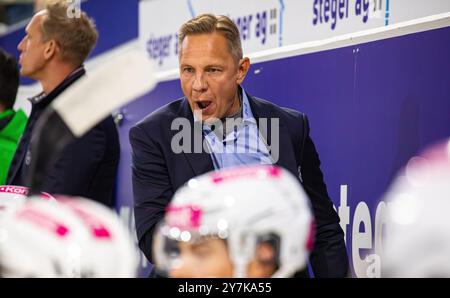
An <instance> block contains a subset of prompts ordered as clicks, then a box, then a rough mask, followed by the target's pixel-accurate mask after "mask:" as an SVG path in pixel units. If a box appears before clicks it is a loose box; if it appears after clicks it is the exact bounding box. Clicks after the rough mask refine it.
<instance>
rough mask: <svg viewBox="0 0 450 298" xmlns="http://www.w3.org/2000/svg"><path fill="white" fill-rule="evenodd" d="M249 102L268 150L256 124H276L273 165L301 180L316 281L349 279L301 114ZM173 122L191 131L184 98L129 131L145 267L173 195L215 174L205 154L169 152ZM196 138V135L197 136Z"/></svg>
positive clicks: (336, 219) (343, 250) (337, 229)
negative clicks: (311, 222)
mask: <svg viewBox="0 0 450 298" xmlns="http://www.w3.org/2000/svg"><path fill="white" fill-rule="evenodd" d="M248 98H249V102H250V106H251V109H252V112H253V115H254V117H255V119H256V120H257V121H258V125H259V128H260V131H261V133H262V134H263V137H264V138H265V139H266V141H267V143H268V145H269V146H270V145H271V144H270V140H271V131H270V128H271V125H270V121H269V122H268V123H269V124H268V125H267V130H265V131H267V134H265V133H264V132H265V131H264V130H261V123H262V122H261V123H260V119H261V118H266V119H271V118H278V119H279V124H280V129H279V130H280V134H279V144H280V146H279V147H280V151H281V152H280V154H279V159H278V162H277V163H276V164H277V165H278V166H281V167H283V168H285V169H287V170H289V171H290V172H291V173H292V174H294V175H295V176H296V177H299V176H300V174H301V179H302V185H303V187H304V189H305V191H306V193H307V194H308V195H309V198H310V200H311V203H312V208H313V212H314V216H315V220H316V225H317V231H316V232H317V233H316V239H315V247H314V250H313V252H312V254H311V257H310V261H311V265H312V268H313V271H314V274H315V276H316V277H345V276H346V275H347V273H348V257H347V251H346V248H345V242H344V234H343V231H342V229H341V227H340V225H339V216H338V215H337V213H336V211H335V210H334V209H333V204H332V202H331V200H330V198H329V196H328V193H327V189H326V185H325V183H324V180H323V175H322V172H321V170H320V160H319V156H318V154H317V152H316V149H315V146H314V144H313V141H312V140H311V138H310V137H309V126H308V120H307V118H306V116H305V114H303V113H300V112H297V111H294V110H291V109H286V108H280V107H278V106H276V105H274V104H272V103H270V102H268V101H265V100H262V99H257V98H254V97H252V96H250V95H248ZM177 117H185V118H187V119H189V120H190V123H191V126H192V127H193V123H194V120H193V115H192V111H191V109H190V106H189V104H188V101H187V99H185V98H182V99H179V100H177V101H174V102H172V103H170V104H168V105H166V106H164V107H162V108H160V109H159V110H157V111H155V112H153V113H152V114H150V115H149V116H147V117H146V118H145V119H143V120H142V121H141V122H139V123H138V124H137V125H136V126H134V127H133V128H132V129H131V130H130V142H131V145H132V149H133V153H132V154H133V156H132V158H133V164H132V167H133V191H134V212H135V222H136V230H137V236H138V240H139V246H140V248H141V249H142V251H143V252H144V254H145V255H146V256H147V258H148V259H149V260H150V261H151V241H152V234H153V230H154V227H155V225H156V223H157V222H158V221H159V220H161V219H162V217H163V216H164V208H165V207H166V206H167V204H168V203H169V202H170V200H171V198H172V196H173V194H174V192H175V191H176V190H177V189H178V188H179V187H180V186H182V185H183V184H184V183H186V182H187V181H188V180H189V179H191V178H193V177H195V176H198V175H201V174H204V173H206V172H209V171H212V170H214V167H213V164H212V161H211V158H210V156H209V155H208V153H206V152H202V153H181V154H175V153H174V152H172V149H171V139H172V137H173V136H174V135H175V134H176V133H177V132H178V131H172V130H171V123H172V120H173V119H175V118H177ZM192 129H193V128H192ZM193 130H194V129H193ZM193 133H195V132H193ZM197 133H201V132H198V130H197ZM194 137H195V136H193V138H194ZM299 169H300V172H301V173H299Z"/></svg>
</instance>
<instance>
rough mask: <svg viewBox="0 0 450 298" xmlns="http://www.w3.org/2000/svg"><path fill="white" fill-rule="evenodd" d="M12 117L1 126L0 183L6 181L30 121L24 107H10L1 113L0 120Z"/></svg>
mask: <svg viewBox="0 0 450 298" xmlns="http://www.w3.org/2000/svg"><path fill="white" fill-rule="evenodd" d="M10 117H11V119H10V120H9V121H8V123H7V124H6V126H3V125H2V128H0V185H3V184H5V182H6V177H7V175H8V169H9V165H10V164H11V161H12V158H13V157H14V153H15V152H16V148H17V145H18V142H19V140H20V137H21V136H22V133H23V131H24V130H25V126H26V125H27V121H28V118H27V115H26V114H25V112H24V111H23V110H22V109H20V110H18V111H17V112H15V111H13V110H11V109H9V110H6V111H4V112H2V113H0V122H1V121H2V120H5V119H6V118H10Z"/></svg>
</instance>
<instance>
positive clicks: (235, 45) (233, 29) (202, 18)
mask: <svg viewBox="0 0 450 298" xmlns="http://www.w3.org/2000/svg"><path fill="white" fill-rule="evenodd" d="M215 32H219V33H222V34H223V35H224V37H225V38H226V40H227V42H228V46H229V48H230V52H231V54H232V55H233V57H234V58H235V59H236V60H237V61H239V60H240V59H242V57H243V53H242V44H241V38H240V35H239V29H238V28H237V26H236V24H235V23H234V22H233V21H232V20H231V19H230V18H229V17H227V16H223V15H219V16H216V15H213V14H209V13H205V14H201V15H198V16H197V17H195V18H193V19H191V20H189V21H187V22H186V23H184V24H183V25H182V26H181V28H180V30H179V32H178V45H179V47H180V48H181V44H182V43H183V40H184V38H185V37H186V36H188V35H197V34H210V33H215ZM179 53H181V51H179Z"/></svg>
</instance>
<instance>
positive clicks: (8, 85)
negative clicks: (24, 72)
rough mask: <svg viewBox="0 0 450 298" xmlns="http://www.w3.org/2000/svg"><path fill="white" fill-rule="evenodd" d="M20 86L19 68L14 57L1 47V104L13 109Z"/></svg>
mask: <svg viewBox="0 0 450 298" xmlns="http://www.w3.org/2000/svg"><path fill="white" fill-rule="evenodd" d="M18 88H19V69H18V67H17V62H16V59H15V58H14V57H12V56H11V55H9V54H8V53H6V52H5V51H4V50H3V49H2V48H0V104H1V105H2V106H3V107H4V108H5V109H12V107H13V106H14V103H15V102H16V96H17V89H18Z"/></svg>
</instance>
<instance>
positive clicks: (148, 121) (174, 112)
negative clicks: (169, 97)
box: [134, 97, 186, 127]
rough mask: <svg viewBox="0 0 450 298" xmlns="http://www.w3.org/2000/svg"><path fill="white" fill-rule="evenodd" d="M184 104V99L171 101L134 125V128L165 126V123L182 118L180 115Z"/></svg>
mask: <svg viewBox="0 0 450 298" xmlns="http://www.w3.org/2000/svg"><path fill="white" fill-rule="evenodd" d="M184 104H186V103H185V98H184V97H182V98H179V99H177V100H175V101H172V102H170V103H168V104H166V105H164V106H162V107H160V108H158V109H156V110H155V111H153V112H151V113H150V114H148V115H147V116H146V117H144V118H143V119H142V120H140V121H139V122H138V123H136V124H135V125H134V126H135V127H148V126H154V125H158V126H161V125H164V126H165V125H166V123H167V122H171V121H172V120H173V119H175V118H176V117H182V116H183V115H181V111H182V110H183V107H184ZM184 116H186V115H184Z"/></svg>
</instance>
